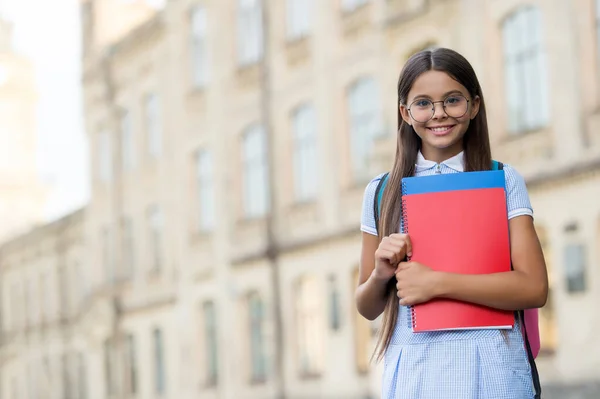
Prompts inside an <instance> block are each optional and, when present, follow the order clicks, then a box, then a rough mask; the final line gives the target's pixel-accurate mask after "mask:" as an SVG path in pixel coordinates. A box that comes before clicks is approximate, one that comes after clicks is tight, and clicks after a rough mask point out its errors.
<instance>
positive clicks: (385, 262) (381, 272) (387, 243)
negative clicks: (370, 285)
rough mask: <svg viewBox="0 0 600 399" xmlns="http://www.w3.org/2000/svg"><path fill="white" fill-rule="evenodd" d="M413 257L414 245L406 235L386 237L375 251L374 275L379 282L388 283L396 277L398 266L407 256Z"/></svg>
mask: <svg viewBox="0 0 600 399" xmlns="http://www.w3.org/2000/svg"><path fill="white" fill-rule="evenodd" d="M411 255H412V244H411V243H410V238H409V237H408V235H406V234H392V235H390V236H389V237H384V238H383V240H381V242H380V243H379V247H378V248H377V250H376V251H375V269H374V270H373V275H374V277H375V278H377V279H378V280H382V281H387V280H389V279H391V278H392V277H394V273H396V269H397V267H398V264H399V263H400V262H402V261H403V260H404V258H405V257H406V256H411Z"/></svg>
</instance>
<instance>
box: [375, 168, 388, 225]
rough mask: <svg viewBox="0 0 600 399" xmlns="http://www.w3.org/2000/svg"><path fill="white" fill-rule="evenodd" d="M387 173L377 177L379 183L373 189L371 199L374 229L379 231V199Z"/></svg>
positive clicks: (385, 182)
mask: <svg viewBox="0 0 600 399" xmlns="http://www.w3.org/2000/svg"><path fill="white" fill-rule="evenodd" d="M389 176H390V174H389V173H387V172H386V173H385V174H384V175H383V176H381V179H379V183H377V188H376V189H375V198H374V199H373V215H374V216H375V230H377V232H379V215H380V213H381V199H382V198H383V190H384V189H385V185H386V184H387V181H388V177H389Z"/></svg>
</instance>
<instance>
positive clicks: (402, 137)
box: [374, 48, 492, 360]
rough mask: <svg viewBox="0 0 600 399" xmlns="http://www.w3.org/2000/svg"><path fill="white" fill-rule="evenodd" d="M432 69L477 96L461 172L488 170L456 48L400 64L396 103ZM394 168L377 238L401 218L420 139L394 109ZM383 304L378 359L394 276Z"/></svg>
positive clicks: (468, 80) (477, 90) (390, 320)
mask: <svg viewBox="0 0 600 399" xmlns="http://www.w3.org/2000/svg"><path fill="white" fill-rule="evenodd" d="M431 70H436V71H443V72H446V73H447V74H448V75H450V76H451V77H452V78H453V79H455V80H456V81H457V82H459V83H460V84H462V85H463V86H464V87H465V88H466V89H467V90H468V91H469V94H470V95H471V97H472V98H474V97H475V96H479V98H480V106H479V112H478V114H477V116H476V117H475V118H474V119H473V120H472V121H471V123H470V124H469V128H468V129H467V131H466V133H465V135H464V137H463V150H464V162H465V171H477V170H489V169H490V167H491V162H492V159H491V158H492V155H491V150H490V141H489V133H488V126H487V117H486V112H485V103H484V101H483V94H482V92H481V86H480V85H479V81H478V79H477V76H476V75H475V71H474V70H473V67H472V66H471V64H470V63H469V62H468V61H467V60H466V59H465V58H464V57H463V56H462V55H460V54H459V53H457V52H456V51H453V50H450V49H446V48H437V49H433V50H424V51H421V52H419V53H416V54H414V55H413V56H411V57H410V58H409V60H408V61H407V62H406V64H405V65H404V68H403V69H402V72H401V73H400V78H399V79H398V104H397V106H399V105H400V104H404V105H406V101H407V97H408V93H409V91H410V89H411V87H412V85H413V83H414V82H415V80H416V79H417V78H418V77H419V76H420V75H421V74H422V73H424V72H427V71H431ZM397 143H398V144H397V147H396V158H395V161H394V167H393V169H392V171H391V172H390V175H389V181H388V183H387V185H386V187H385V190H384V192H383V196H382V200H381V218H380V219H379V225H378V226H377V231H378V232H379V240H380V241H381V239H382V238H383V237H386V236H389V235H390V234H393V233H396V232H397V229H398V226H399V225H400V218H401V206H402V204H401V190H400V185H401V182H402V178H403V177H408V176H412V175H413V174H414V173H415V164H416V162H417V155H418V152H419V150H420V149H421V139H420V137H419V136H417V134H416V133H415V131H414V130H413V128H412V126H410V125H409V124H407V123H405V122H404V120H403V119H402V116H401V115H400V110H399V109H398V140H397ZM387 290H388V291H387V304H386V306H385V310H384V314H383V323H382V327H381V329H380V331H379V339H378V341H377V346H376V348H375V353H374V355H376V356H377V359H378V360H381V358H382V357H383V355H384V353H385V351H386V349H387V347H388V346H389V343H390V340H391V338H392V333H393V331H394V327H395V325H396V322H397V319H398V306H399V304H398V297H397V294H396V278H395V277H393V278H392V279H391V280H390V282H389V284H388V287H387Z"/></svg>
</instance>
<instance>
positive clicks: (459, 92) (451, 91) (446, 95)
mask: <svg viewBox="0 0 600 399" xmlns="http://www.w3.org/2000/svg"><path fill="white" fill-rule="evenodd" d="M456 93H458V94H460V95H461V96H464V94H463V93H462V92H461V91H460V90H458V89H455V90H450V91H448V92H446V93H444V94H443V95H442V97H448V96H449V95H450V94H456ZM416 98H429V99H431V97H430V96H428V95H427V94H417V95H416V96H414V97H413V100H414V99H416Z"/></svg>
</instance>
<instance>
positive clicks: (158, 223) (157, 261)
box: [148, 205, 164, 272]
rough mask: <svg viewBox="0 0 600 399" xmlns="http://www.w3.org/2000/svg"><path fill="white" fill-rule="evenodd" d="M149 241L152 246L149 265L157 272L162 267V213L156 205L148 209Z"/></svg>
mask: <svg viewBox="0 0 600 399" xmlns="http://www.w3.org/2000/svg"><path fill="white" fill-rule="evenodd" d="M148 227H149V243H150V248H152V260H151V265H152V266H151V267H152V271H153V272H159V271H160V270H161V268H162V262H163V259H162V245H163V228H164V223H163V215H162V212H161V210H160V208H159V207H158V206H156V205H155V206H151V207H150V208H149V209H148Z"/></svg>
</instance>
